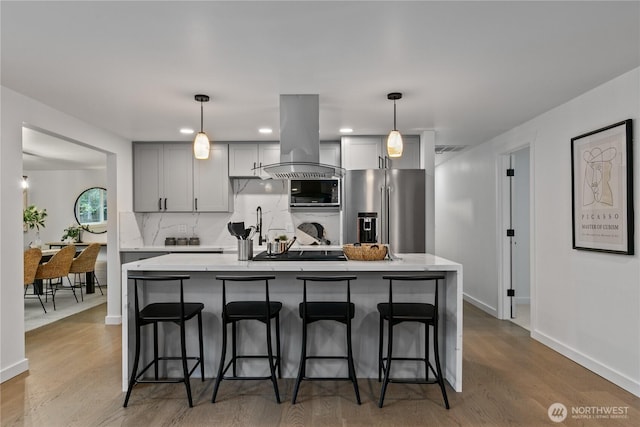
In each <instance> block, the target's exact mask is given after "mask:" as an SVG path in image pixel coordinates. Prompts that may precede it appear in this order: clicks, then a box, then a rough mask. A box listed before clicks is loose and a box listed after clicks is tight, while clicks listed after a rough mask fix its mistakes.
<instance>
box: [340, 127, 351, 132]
mask: <svg viewBox="0 0 640 427" xmlns="http://www.w3.org/2000/svg"><path fill="white" fill-rule="evenodd" d="M351 132H353V129H351V128H340V133H351Z"/></svg>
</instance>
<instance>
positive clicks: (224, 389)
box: [0, 304, 640, 427]
mask: <svg viewBox="0 0 640 427" xmlns="http://www.w3.org/2000/svg"><path fill="white" fill-rule="evenodd" d="M104 316H105V306H104V305H103V306H99V307H96V308H93V309H90V310H87V311H85V312H83V313H79V314H77V315H74V316H71V317H68V318H66V319H63V320H60V321H58V322H56V323H54V324H51V325H47V326H44V327H42V328H39V329H37V330H34V331H31V332H28V333H27V335H26V342H27V357H28V358H29V363H30V371H29V372H28V373H25V374H22V375H20V376H18V377H16V378H14V379H11V380H9V381H7V382H5V383H3V384H2V385H1V387H0V393H1V395H0V398H1V404H2V405H1V418H0V420H1V425H2V426H3V427H4V426H45V427H57V426H82V427H87V426H205V425H207V426H402V427H410V426H431V425H444V426H449V425H452V426H453V425H458V426H482V425H484V426H511V425H513V426H541V425H557V424H554V423H552V422H551V421H550V420H549V418H548V416H547V409H548V407H549V405H551V404H552V403H554V402H560V403H563V404H564V405H565V406H566V407H567V408H569V411H571V407H582V406H617V407H628V409H627V411H628V412H627V418H623V419H615V420H614V419H606V420H602V419H600V420H584V419H580V420H578V419H572V418H571V416H570V417H569V418H567V420H566V421H565V425H584V426H607V427H608V426H630V425H639V424H638V422H639V420H640V399H639V398H637V397H635V396H633V395H631V394H630V393H627V392H625V391H624V390H622V389H620V388H619V387H617V386H615V385H613V384H611V383H610V382H608V381H606V380H604V379H602V378H600V377H599V376H597V375H595V374H593V373H592V372H590V371H588V370H586V369H584V368H582V367H581V366H579V365H577V364H575V363H573V362H571V361H570V360H568V359H566V358H565V357H563V356H561V355H559V354H558V353H556V352H554V351H552V350H550V349H548V348H547V347H545V346H543V345H541V344H539V343H537V342H535V341H533V340H531V339H530V338H529V336H528V332H527V331H525V330H524V329H522V328H520V327H519V326H517V325H515V324H513V323H511V322H509V321H499V320H497V319H494V318H492V317H490V316H488V315H486V314H485V313H483V312H481V311H479V310H478V309H476V308H474V307H473V306H470V305H468V304H465V306H464V316H465V317H464V352H463V353H464V368H463V369H464V377H463V389H464V391H463V392H462V393H455V392H453V390H452V389H451V388H449V389H448V392H449V401H450V403H451V410H449V411H447V410H446V409H444V407H443V404H442V397H441V395H440V391H439V390H438V387H437V386H434V385H422V386H414V385H403V384H391V385H390V386H389V389H388V391H387V397H386V399H385V406H384V408H383V409H379V408H378V407H377V405H376V401H377V398H378V393H379V390H380V386H379V384H378V382H377V381H375V380H366V379H362V380H360V393H361V395H362V405H361V406H358V405H357V404H356V403H355V399H354V395H353V389H352V387H351V386H350V384H349V383H323V382H314V383H309V382H306V383H303V384H302V387H301V391H300V394H299V403H297V404H296V405H291V404H290V403H289V402H288V401H286V400H287V399H290V398H291V389H292V381H291V380H282V381H281V383H280V385H281V394H282V395H283V399H284V400H285V402H284V403H282V404H280V405H277V404H276V403H275V400H274V396H273V389H272V388H271V386H270V384H269V383H268V382H266V381H265V382H231V381H228V382H223V383H222V386H221V388H220V392H219V394H218V399H219V402H218V403H215V404H211V403H210V399H211V392H212V387H213V385H212V381H211V380H209V381H205V382H204V383H203V382H201V381H200V380H198V379H193V380H192V385H193V389H194V404H195V407H194V408H192V409H189V408H188V405H187V402H186V396H185V392H184V387H183V386H182V385H180V384H177V385H174V384H162V385H141V386H138V387H137V388H136V389H134V392H133V394H132V397H131V401H130V403H129V407H128V408H122V401H123V398H124V394H123V393H122V392H121V391H120V365H121V363H120V349H121V347H120V327H119V326H105V325H104V324H103V323H102V322H103V321H104Z"/></svg>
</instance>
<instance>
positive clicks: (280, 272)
mask: <svg viewBox="0 0 640 427" xmlns="http://www.w3.org/2000/svg"><path fill="white" fill-rule="evenodd" d="M326 248H327V247H322V249H326ZM397 257H398V259H396V260H393V261H390V260H383V261H307V262H305V261H261V262H255V261H238V260H237V255H236V254H230V253H222V254H214V253H211V254H207V253H201V254H186V253H185V254H181V253H173V254H168V255H162V256H158V257H153V258H148V259H144V260H139V261H134V262H130V263H127V264H124V265H123V266H122V283H123V284H126V286H123V287H122V304H123V307H122V313H123V328H122V340H123V341H122V342H123V345H122V351H123V353H122V356H123V357H122V386H123V390H124V389H126V384H127V379H128V375H129V367H130V362H131V358H132V355H133V343H134V328H133V322H132V319H133V317H132V315H133V303H131V304H130V303H129V292H132V290H133V283H132V281H129V280H128V276H129V274H130V273H132V274H136V273H140V272H145V273H149V274H153V273H154V272H158V273H167V272H172V273H188V274H190V276H191V279H190V280H189V281H188V282H187V283H186V284H185V300H189V301H200V302H203V303H204V304H205V312H204V321H203V322H204V335H205V337H204V340H205V364H204V365H205V375H206V376H207V377H208V378H211V377H214V376H215V373H216V372H217V365H218V361H219V357H220V353H219V351H220V345H221V344H220V342H221V341H220V337H221V311H222V307H221V284H220V282H219V281H218V280H216V279H215V276H216V275H219V274H257V273H269V274H274V275H275V276H276V279H275V280H273V281H271V282H270V290H271V298H272V300H278V301H282V303H283V312H282V314H281V319H280V327H281V331H282V332H281V333H282V357H283V365H282V368H283V372H282V373H283V377H287V378H293V377H295V375H296V373H297V368H298V361H299V357H300V340H301V327H302V326H301V324H302V322H301V320H300V319H299V316H298V303H299V302H300V301H301V300H302V285H301V283H300V281H298V280H296V276H297V275H299V274H300V273H301V272H305V273H314V274H316V273H317V274H341V273H350V274H354V275H356V276H357V277H358V279H357V280H355V281H353V282H352V285H351V295H352V301H353V302H354V303H355V305H356V315H355V318H354V321H353V345H354V357H355V359H356V362H355V364H356V372H357V375H358V377H361V378H377V375H378V365H377V363H378V362H377V349H378V314H377V311H376V304H377V303H378V302H381V301H385V300H386V299H387V298H388V281H386V280H383V279H382V276H383V275H384V274H386V273H402V272H407V273H410V272H411V273H415V272H428V271H431V272H444V273H445V276H446V280H445V283H444V286H443V284H441V285H440V286H441V287H440V306H441V310H442V312H441V331H440V334H441V335H440V336H441V341H440V343H441V351H442V357H441V360H442V361H443V370H444V375H445V378H446V379H447V381H448V382H449V383H450V384H451V386H452V387H453V389H454V390H456V391H462V266H461V265H460V264H458V263H456V262H453V261H449V260H446V259H444V258H440V257H437V256H435V255H431V254H398V255H397ZM247 292H248V294H247ZM423 293H424V290H423V289H422V288H421V287H420V284H416V286H414V287H413V288H411V290H410V291H409V292H408V296H406V297H405V298H408V299H410V300H418V299H420V298H421V297H422V296H421V294H423ZM250 294H251V291H245V294H244V298H247V295H250ZM163 296H165V294H163V293H162V292H161V291H159V290H157V289H156V287H154V288H153V289H151V288H150V287H147V288H146V289H145V298H150V299H151V298H161V297H163ZM250 323H258V322H250ZM250 323H247V324H246V326H245V325H242V327H241V332H240V342H241V344H240V348H241V349H242V351H244V352H248V353H251V352H256V351H257V352H259V351H261V349H260V348H259V347H257V348H254V344H253V340H252V339H251V337H252V336H253V333H254V332H255V333H258V334H261V333H263V330H262V329H260V327H259V326H257V325H250ZM254 326H255V329H254ZM414 326H416V327H418V326H417V325H409V324H406V326H405V325H400V326H399V333H396V335H397V336H396V339H398V340H399V344H397V345H398V347H397V348H404V347H405V346H404V345H403V341H404V342H405V344H406V348H407V349H408V350H407V351H409V352H412V351H415V352H419V351H420V350H419V349H420V348H423V345H421V344H416V342H415V337H416V335H415V334H416V333H417V332H416V331H415V330H414V329H411V328H413V327H414ZM263 327H264V326H263ZM187 329H188V334H189V338H187V341H188V345H189V346H191V345H192V344H194V343H195V344H196V348H197V339H196V337H197V332H196V329H197V328H191V327H188V328H187ZM333 330H334V327H333V326H331V325H327V326H326V327H324V325H323V326H322V327H319V329H317V333H316V334H315V335H314V338H313V340H314V342H316V343H317V342H323V343H324V349H325V351H326V350H327V349H328V350H329V351H331V350H332V349H333V350H335V351H336V353H340V352H342V351H343V347H344V343H343V342H342V341H343V340H342V339H339V337H341V336H342V335H341V334H333V333H332V331H333ZM404 330H409V331H413V332H411V334H407V333H406V332H405V334H406V335H403V331H404ZM334 335H336V336H337V337H334ZM417 336H423V335H422V334H421V333H418V335H417ZM243 337H244V339H243ZM169 341H171V342H173V339H168V340H167V342H169ZM189 342H190V343H189ZM165 345H166V344H165ZM189 348H190V349H191V350H190V351H191V352H193V351H197V350H196V348H193V347H189ZM147 350H148V349H147ZM262 350H263V349H262ZM416 355H417V353H416ZM255 365H260V366H259V367H255ZM315 365H317V366H315ZM326 365H329V366H328V367H327V366H325V365H323V364H314V367H313V368H312V369H310V370H309V375H314V376H323V375H325V376H326V375H335V369H336V365H333V364H326ZM398 365H399V366H398V367H397V371H398V372H397V376H403V375H404V376H412V375H415V372H416V367H415V366H414V365H411V364H406V365H407V366H402V364H398ZM340 366H341V365H340ZM329 368H333V369H329ZM260 369H262V366H261V364H245V365H243V366H242V368H240V367H239V371H241V373H242V374H243V375H246V374H251V375H262V373H263V372H262V371H260ZM395 369H396V368H395V367H394V371H395ZM245 370H246V372H245ZM176 372H177V371H176ZM329 372H330V373H329ZM418 372H419V371H418ZM170 373H172V371H170Z"/></svg>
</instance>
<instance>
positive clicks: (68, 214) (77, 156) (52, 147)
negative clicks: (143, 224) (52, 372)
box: [22, 126, 108, 332]
mask: <svg viewBox="0 0 640 427" xmlns="http://www.w3.org/2000/svg"><path fill="white" fill-rule="evenodd" d="M22 151H23V179H24V180H25V183H26V185H25V187H26V188H25V190H24V192H23V199H24V203H25V204H29V205H36V206H37V207H38V208H39V209H46V210H47V217H46V223H45V225H44V226H43V228H42V229H41V230H39V232H38V240H39V241H41V244H42V245H43V249H49V248H50V247H51V244H55V243H60V241H61V240H63V238H64V236H65V231H66V229H68V228H69V227H70V226H71V225H76V224H77V222H78V221H79V219H78V216H77V212H76V206H77V204H78V200H77V199H78V197H79V195H80V194H82V192H83V191H85V190H86V189H87V187H102V188H106V187H107V186H108V185H107V155H106V153H104V152H102V151H99V150H96V149H93V148H90V147H88V146H87V145H84V144H81V143H79V142H77V141H74V140H72V139H69V138H66V137H63V136H61V135H58V134H54V133H51V132H49V131H46V130H43V129H39V128H30V127H26V126H25V127H23V130H22ZM104 226H105V227H106V221H105V223H104ZM104 231H106V230H104ZM34 233H35V232H34V231H31V230H28V231H26V232H25V234H24V242H23V246H24V247H25V248H26V247H28V246H29V245H30V244H31V243H34V240H35V239H34ZM82 241H83V242H84V243H81V244H78V246H77V249H78V250H81V249H83V248H84V247H86V245H87V244H88V243H93V242H98V243H102V244H103V248H102V249H101V251H100V254H99V255H98V261H97V262H96V265H95V274H96V277H97V278H98V282H99V283H101V284H103V285H107V253H106V248H107V246H106V244H107V234H106V232H102V230H97V231H96V230H92V231H86V232H84V233H83V234H82ZM71 280H73V277H71ZM102 288H103V289H100V290H99V289H98V288H97V287H96V290H95V293H93V294H85V295H84V297H83V298H81V297H80V295H78V296H77V297H78V300H80V301H79V302H76V299H75V297H74V296H73V294H72V293H71V292H60V293H57V295H56V310H53V305H52V302H51V299H50V298H49V299H48V302H45V306H46V310H47V311H46V313H45V312H44V310H43V309H42V307H41V305H40V303H39V301H38V300H37V299H33V298H31V299H25V300H24V304H25V308H24V325H25V332H26V331H29V330H32V329H35V328H38V327H40V326H43V325H46V324H48V323H51V322H54V321H56V320H59V319H61V318H63V317H67V316H70V315H71V314H75V313H77V312H79V311H83V310H87V309H89V308H91V307H93V306H95V305H100V304H103V303H105V302H106V301H107V292H108V288H107V287H105V286H103V287H102ZM103 292H104V295H103ZM43 299H44V298H43Z"/></svg>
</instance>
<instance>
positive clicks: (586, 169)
mask: <svg viewBox="0 0 640 427" xmlns="http://www.w3.org/2000/svg"><path fill="white" fill-rule="evenodd" d="M632 143H633V136H632V120H631V119H628V120H624V121H622V122H619V123H615V124H612V125H610V126H607V127H604V128H601V129H598V130H594V131H592V132H588V133H585V134H583V135H580V136H576V137H575V138H571V187H572V188H571V190H572V225H573V249H580V250H588V251H599V252H609V253H616V254H624V255H633V253H634V245H633V233H634V222H633V152H632V150H633V144H632Z"/></svg>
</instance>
